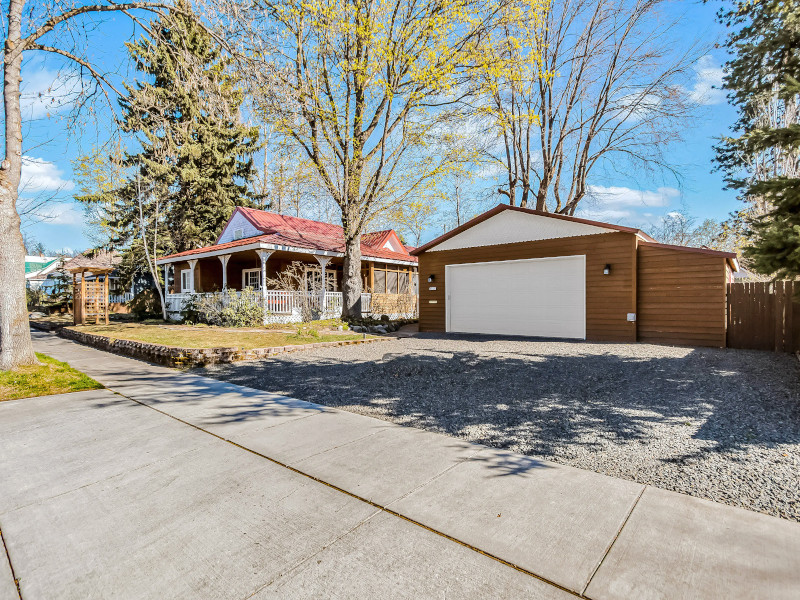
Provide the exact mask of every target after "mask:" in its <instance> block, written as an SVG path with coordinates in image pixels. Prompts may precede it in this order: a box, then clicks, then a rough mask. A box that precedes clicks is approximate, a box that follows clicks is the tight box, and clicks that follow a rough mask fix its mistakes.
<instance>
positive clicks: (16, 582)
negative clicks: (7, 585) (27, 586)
mask: <svg viewBox="0 0 800 600" xmlns="http://www.w3.org/2000/svg"><path fill="white" fill-rule="evenodd" d="M0 541H1V542H3V550H4V551H5V555H6V560H7V561H8V568H9V569H10V570H11V579H13V580H14V586H15V587H16V588H17V596H19V600H22V590H20V588H19V579H17V574H16V573H15V572H14V563H12V562H11V554H9V552H8V545H6V538H4V537H3V530H2V529H0ZM0 560H2V558H0Z"/></svg>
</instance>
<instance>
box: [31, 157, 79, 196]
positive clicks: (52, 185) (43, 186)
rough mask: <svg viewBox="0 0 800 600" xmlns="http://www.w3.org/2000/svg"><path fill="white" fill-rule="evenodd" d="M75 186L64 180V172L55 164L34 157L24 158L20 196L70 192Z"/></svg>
mask: <svg viewBox="0 0 800 600" xmlns="http://www.w3.org/2000/svg"><path fill="white" fill-rule="evenodd" d="M74 187H75V184H74V183H73V182H72V181H70V180H68V179H63V178H62V171H61V169H59V168H58V167H57V166H56V165H55V163H52V162H49V161H46V160H44V159H42V158H34V157H33V156H23V157H22V178H21V180H20V186H19V192H20V194H37V193H40V192H62V191H69V190H71V189H73V188H74Z"/></svg>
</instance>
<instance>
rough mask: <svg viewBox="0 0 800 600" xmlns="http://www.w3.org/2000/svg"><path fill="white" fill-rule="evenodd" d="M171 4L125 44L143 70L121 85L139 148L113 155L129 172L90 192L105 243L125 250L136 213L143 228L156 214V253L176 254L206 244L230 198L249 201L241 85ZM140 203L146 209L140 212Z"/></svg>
mask: <svg viewBox="0 0 800 600" xmlns="http://www.w3.org/2000/svg"><path fill="white" fill-rule="evenodd" d="M178 8H180V9H181V11H180V12H179V11H174V12H170V13H169V14H167V15H165V16H163V17H161V18H160V19H157V20H155V21H153V22H152V23H151V27H150V29H149V30H148V31H147V34H146V35H145V36H143V37H142V38H141V39H140V40H138V41H136V42H133V43H129V44H127V46H128V50H129V52H130V54H131V56H132V58H133V60H134V61H135V64H136V68H137V70H138V71H139V72H140V73H142V74H144V75H145V76H146V77H145V78H143V80H140V81H137V82H136V83H135V84H134V85H126V86H125V87H126V90H127V95H126V96H125V97H123V98H121V99H120V105H121V107H122V113H123V120H122V128H123V130H124V131H125V132H128V133H132V134H134V135H135V136H136V137H137V139H138V142H139V144H140V146H141V149H140V151H139V152H136V153H128V154H126V156H125V157H124V159H123V161H122V164H123V167H124V168H126V169H127V170H128V175H129V176H128V178H127V181H126V182H125V183H124V185H122V186H121V187H119V188H117V189H116V190H114V192H113V193H112V194H108V193H104V194H101V195H100V196H99V199H100V200H101V201H102V202H105V203H106V208H107V210H106V214H107V216H108V222H109V225H110V229H112V230H113V231H114V234H113V235H112V237H114V238H116V239H114V240H112V242H113V245H114V246H117V247H119V246H120V245H127V246H129V247H130V248H131V251H132V252H135V248H136V247H137V246H140V245H141V242H136V239H137V237H139V235H140V229H141V222H142V220H144V221H145V222H146V223H147V224H148V228H149V229H150V230H151V231H155V230H156V227H155V225H156V222H157V225H158V227H157V229H158V230H159V234H160V235H159V239H158V240H157V248H158V252H159V254H161V253H162V252H181V251H184V250H189V249H191V248H196V247H198V246H205V245H209V244H212V243H213V242H214V241H215V239H216V237H217V235H218V234H219V232H220V230H221V229H222V227H223V226H224V224H225V222H226V221H227V220H228V218H230V216H231V214H232V213H233V210H234V209H235V208H236V206H250V205H252V202H253V197H252V195H251V194H250V192H249V191H248V189H249V185H248V184H249V183H250V181H251V180H252V178H253V175H254V169H253V163H252V158H251V156H252V154H253V152H255V151H256V149H257V148H258V129H257V128H256V127H249V126H246V125H243V124H242V123H240V121H239V114H240V107H241V104H242V101H243V93H242V92H241V90H240V89H239V87H238V85H237V79H236V78H235V76H234V74H232V73H231V71H230V69H229V63H228V61H227V60H226V59H224V58H223V57H222V54H221V51H220V48H219V46H218V44H217V43H216V42H215V40H214V39H213V38H212V37H211V35H209V33H208V31H207V30H206V29H205V28H204V27H203V26H202V25H201V24H200V22H199V21H198V20H197V17H196V16H194V15H193V14H192V13H191V12H190V6H189V4H188V2H186V1H185V0H182V1H181V2H178ZM143 195H144V196H146V198H145V201H142V196H143ZM109 196H111V197H113V199H111V200H110V199H109ZM154 198H155V200H157V201H154ZM96 200H97V198H95V201H96ZM140 205H141V206H140ZM155 206H159V213H158V215H156V214H155V213H154V212H153V210H154V207H155ZM140 208H142V209H143V210H144V211H145V212H147V214H145V215H143V219H142V215H141V214H140ZM148 211H149V212H148ZM148 244H149V245H150V246H152V245H153V240H150V241H149V242H148ZM136 254H137V255H138V254H139V253H138V252H136ZM139 262H140V260H133V261H132V260H127V261H126V263H128V264H131V263H139Z"/></svg>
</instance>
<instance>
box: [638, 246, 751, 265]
mask: <svg viewBox="0 0 800 600" xmlns="http://www.w3.org/2000/svg"><path fill="white" fill-rule="evenodd" d="M642 246H650V247H652V248H666V249H667V250H680V251H683V252H694V253H695V254H707V255H709V256H719V257H720V258H724V259H726V260H727V262H728V264H729V265H730V266H731V269H733V271H734V272H738V271H739V257H738V256H737V255H736V253H735V252H725V251H723V250H712V249H711V248H695V247H694V246H676V245H675V244H661V243H659V242H655V241H653V242H642Z"/></svg>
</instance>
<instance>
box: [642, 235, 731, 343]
mask: <svg viewBox="0 0 800 600" xmlns="http://www.w3.org/2000/svg"><path fill="white" fill-rule="evenodd" d="M637 274H638V294H637V296H638V301H637V304H638V312H637V319H638V321H639V324H638V327H637V330H638V339H639V341H640V342H649V343H656V344H675V345H685V346H717V347H722V346H725V319H726V317H725V308H726V307H725V304H726V279H727V266H726V259H725V258H722V257H718V256H709V255H707V254H700V253H693V252H686V251H683V250H673V249H668V248H655V247H651V246H647V245H644V244H641V245H639V251H638V269H637Z"/></svg>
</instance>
